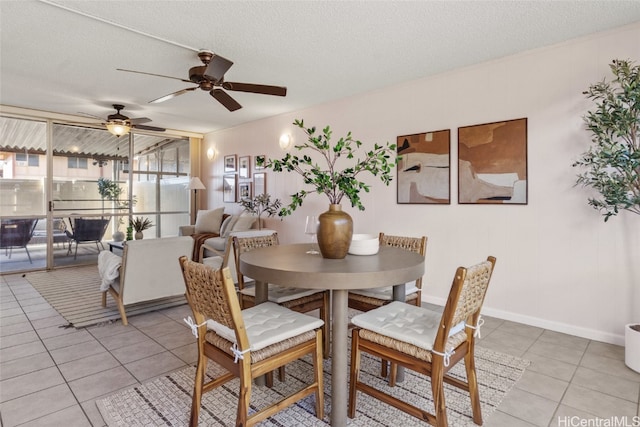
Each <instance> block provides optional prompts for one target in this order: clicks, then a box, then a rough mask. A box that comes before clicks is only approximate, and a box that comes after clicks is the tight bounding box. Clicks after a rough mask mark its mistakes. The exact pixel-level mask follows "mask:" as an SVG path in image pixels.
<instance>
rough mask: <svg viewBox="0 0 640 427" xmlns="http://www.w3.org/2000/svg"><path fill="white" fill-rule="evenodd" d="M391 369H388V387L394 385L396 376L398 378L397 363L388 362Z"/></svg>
mask: <svg viewBox="0 0 640 427" xmlns="http://www.w3.org/2000/svg"><path fill="white" fill-rule="evenodd" d="M390 365H391V369H390V370H389V387H395V386H396V378H398V364H397V363H393V362H391V363H390Z"/></svg>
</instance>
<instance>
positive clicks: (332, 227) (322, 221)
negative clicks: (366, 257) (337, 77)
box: [258, 119, 399, 259]
mask: <svg viewBox="0 0 640 427" xmlns="http://www.w3.org/2000/svg"><path fill="white" fill-rule="evenodd" d="M293 124H294V125H295V126H297V127H299V128H300V129H302V130H303V131H304V133H305V134H306V135H307V141H306V142H304V143H302V144H299V145H296V146H295V147H294V148H295V149H297V150H298V151H301V152H303V154H301V155H300V156H297V155H292V154H290V153H287V155H286V156H285V157H284V158H282V159H280V160H277V159H270V160H269V161H268V162H266V164H265V167H266V168H269V169H272V170H273V171H275V172H283V171H286V172H296V173H298V174H299V175H301V176H302V179H303V182H304V184H306V185H309V186H311V187H312V190H305V189H302V190H300V191H298V192H297V193H295V194H293V195H291V197H292V201H291V203H290V204H289V205H287V206H285V207H283V208H282V209H281V210H280V212H279V215H280V216H286V215H290V214H291V213H293V211H295V210H296V208H298V207H299V206H302V202H303V200H304V199H305V197H307V195H309V194H311V193H318V194H324V195H325V196H327V198H328V199H329V210H328V211H327V212H324V213H322V214H320V216H319V227H318V245H319V246H320V252H321V253H322V256H323V257H325V258H338V259H339V258H344V257H345V256H346V254H347V251H348V249H349V244H350V243H351V236H352V234H353V220H352V219H351V216H350V215H349V214H347V213H346V212H344V211H342V206H341V204H340V203H341V202H342V199H343V198H344V197H345V196H346V197H347V198H348V199H349V201H350V202H351V206H353V207H357V208H358V209H360V210H364V206H363V204H362V201H361V200H360V192H361V191H365V192H369V189H370V187H369V185H367V184H366V183H364V182H362V181H360V180H358V175H360V174H361V173H363V172H368V173H370V174H372V175H373V176H376V177H378V178H379V179H380V180H381V181H382V182H384V183H385V184H386V185H389V183H390V182H391V179H392V174H391V173H392V169H393V168H395V165H396V164H397V162H398V160H399V157H398V156H397V153H396V151H395V150H396V145H395V144H389V143H388V142H387V143H386V144H385V145H379V144H375V145H374V147H373V149H372V150H369V151H366V152H365V153H363V157H362V158H360V157H356V155H357V151H358V149H359V148H360V147H361V146H362V142H361V141H358V140H355V139H353V137H352V136H351V132H348V133H347V135H346V136H345V137H341V138H340V139H339V140H338V141H337V142H335V143H332V142H331V137H332V131H331V128H330V127H329V126H327V127H325V128H324V129H322V131H321V132H320V133H316V128H315V127H310V128H306V127H305V125H304V121H303V120H297V119H296V120H295V121H294V122H293ZM312 156H313V157H312ZM318 157H319V158H320V159H322V160H324V163H325V164H326V167H325V168H323V167H321V166H320V165H319V164H318V163H317V158H318ZM261 160H262V159H259V160H258V163H259V164H262V163H263V162H264V161H263V160H262V161H261ZM345 161H350V162H351V164H350V165H348V166H346V167H343V168H342V169H338V167H339V166H342V165H341V162H342V163H344V162H345Z"/></svg>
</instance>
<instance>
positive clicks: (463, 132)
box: [458, 118, 528, 205]
mask: <svg viewBox="0 0 640 427" xmlns="http://www.w3.org/2000/svg"><path fill="white" fill-rule="evenodd" d="M527 193H528V192H527V119H526V118H522V119H515V120H506V121H502V122H494V123H486V124H481V125H474V126H466V127H461V128H458V203H459V204H516V205H526V204H527V197H528V196H527Z"/></svg>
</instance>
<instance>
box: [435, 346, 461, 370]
mask: <svg viewBox="0 0 640 427" xmlns="http://www.w3.org/2000/svg"><path fill="white" fill-rule="evenodd" d="M431 353H433V354H437V355H438V356H442V357H444V366H449V363H450V362H451V356H453V355H454V354H456V351H455V350H454V349H453V347H452V348H451V350H449V351H445V352H444V353H440V352H439V351H435V350H431Z"/></svg>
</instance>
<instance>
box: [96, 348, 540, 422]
mask: <svg viewBox="0 0 640 427" xmlns="http://www.w3.org/2000/svg"><path fill="white" fill-rule="evenodd" d="M361 364H362V369H363V371H362V372H361V373H360V375H361V378H362V379H363V381H365V382H367V383H369V384H371V385H374V386H375V387H378V388H383V389H385V390H387V391H389V390H391V392H392V393H393V394H394V395H395V396H397V397H399V398H401V399H402V400H405V401H409V402H412V403H414V404H419V405H422V406H423V407H425V408H426V409H428V410H429V411H430V412H433V401H432V400H431V384H430V382H429V379H428V377H425V376H423V375H420V374H416V373H415V372H412V371H405V380H404V381H403V382H402V383H399V384H398V385H396V387H394V388H389V387H388V386H387V385H386V384H387V383H386V382H385V381H383V380H382V378H380V376H379V373H380V360H379V359H374V358H373V357H371V356H369V355H366V354H363V359H362V362H361ZM528 365H529V362H528V361H526V360H523V359H520V358H518V357H514V356H510V355H507V354H503V353H497V352H494V351H491V350H487V349H484V348H480V347H477V348H476V369H477V374H478V383H479V391H480V401H481V407H482V415H483V418H484V420H485V421H486V420H487V418H488V417H489V415H490V414H491V413H492V412H493V411H494V410H495V409H496V408H497V407H498V405H499V404H500V402H501V401H502V399H503V397H504V396H505V395H506V393H507V392H508V391H509V390H510V389H511V388H512V387H513V385H514V384H515V383H516V382H517V381H518V380H519V379H520V377H521V376H522V374H523V372H524V370H525V368H526V367H527V366H528ZM220 372H223V369H222V368H220V367H219V366H218V365H216V364H214V363H210V364H209V369H208V373H209V374H210V375H213V376H217V375H218V374H219V373H220ZM451 374H452V376H455V377H458V378H465V372H464V364H463V363H458V365H456V366H455V367H454V368H453V369H452V371H451ZM194 375H195V368H194V367H190V368H185V369H182V370H180V371H176V372H174V373H171V374H169V375H166V376H163V377H159V378H156V379H154V380H152V381H150V382H147V383H144V384H142V385H140V386H136V387H132V388H129V389H126V390H123V391H120V392H118V393H116V394H114V395H111V396H109V397H107V398H104V399H101V400H98V401H96V404H97V406H98V408H99V410H100V413H101V414H102V417H103V418H104V421H105V422H106V424H107V425H108V426H110V427H113V426H127V427H129V426H131V427H133V426H152V425H153V426H157V425H166V426H186V425H188V424H189V413H190V410H191V409H190V408H191V393H192V392H193V378H194ZM286 375H287V376H286V381H285V382H284V383H281V382H279V381H277V380H275V379H274V387H273V388H271V389H268V388H266V387H253V388H252V395H251V409H252V410H256V409H260V408H262V407H264V406H266V404H268V403H269V402H275V401H277V400H279V399H280V398H282V396H283V395H285V394H289V393H290V392H291V391H294V390H297V389H299V388H301V386H302V384H304V383H308V382H309V381H310V380H311V376H312V375H313V372H312V365H311V361H310V359H302V360H299V361H296V362H294V363H292V364H290V365H287V368H286ZM324 385H325V417H324V419H323V420H319V419H318V418H316V417H315V415H314V397H313V396H309V397H307V398H305V399H303V400H301V401H300V402H298V403H297V404H294V405H293V406H290V407H288V408H286V409H284V410H282V411H281V412H279V413H277V414H276V415H274V416H272V417H271V418H268V419H267V420H265V421H263V422H262V423H261V424H260V425H261V426H279V427H298V426H329V425H330V418H329V417H330V411H331V408H330V406H331V398H330V395H331V361H330V360H325V361H324ZM238 387H239V382H238V380H237V379H235V380H232V381H230V382H228V383H226V384H225V385H223V386H222V387H219V388H217V389H215V390H212V391H210V392H208V393H205V394H204V396H203V398H202V409H201V411H200V425H201V426H234V425H235V417H236V408H237V402H238V400H237V399H238ZM445 388H446V390H445V401H446V405H447V416H448V419H449V425H450V426H475V424H474V423H473V421H472V420H471V402H470V399H469V394H468V393H466V392H464V391H462V390H459V389H457V388H455V387H451V386H449V385H447V384H445ZM356 409H357V414H356V418H354V419H352V420H349V424H348V425H349V426H390V427H391V426H393V427H395V426H402V425H404V426H410V425H418V424H423V423H421V422H420V421H419V420H417V419H416V418H413V417H410V416H409V415H407V414H405V413H404V412H401V411H398V410H397V409H395V408H393V407H391V406H389V405H386V404H383V403H381V402H379V401H377V400H375V399H373V398H372V397H369V396H368V395H365V394H364V393H358V403H357V406H356ZM425 425H426V424H425Z"/></svg>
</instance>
